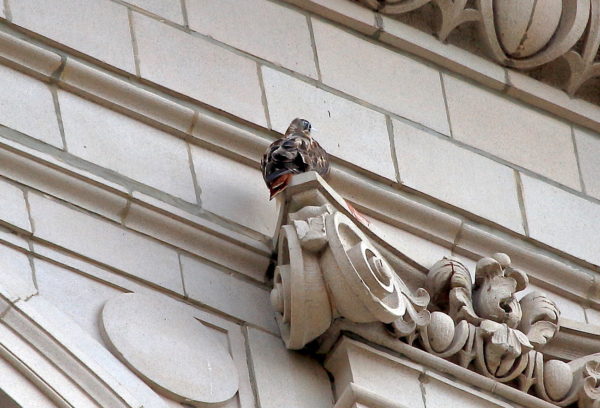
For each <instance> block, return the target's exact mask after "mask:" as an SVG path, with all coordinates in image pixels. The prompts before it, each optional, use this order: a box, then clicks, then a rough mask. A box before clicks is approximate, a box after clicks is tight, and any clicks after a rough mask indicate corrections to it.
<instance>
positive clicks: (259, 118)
mask: <svg viewBox="0 0 600 408" xmlns="http://www.w3.org/2000/svg"><path fill="white" fill-rule="evenodd" d="M133 27H134V31H135V36H136V39H137V45H138V56H139V60H140V73H141V75H142V77H144V78H146V79H148V80H150V81H152V82H156V83H157V84H159V85H162V86H165V87H167V88H170V89H172V90H174V91H176V92H180V93H182V94H185V95H188V96H190V97H192V98H194V99H198V100H199V101H201V102H204V103H206V104H208V105H212V106H214V107H216V108H219V109H222V110H224V111H226V112H229V113H232V114H234V115H236V116H240V117H241V118H243V119H246V120H249V121H251V122H254V123H257V124H259V125H261V126H266V124H267V122H266V119H265V112H264V108H263V104H262V100H261V98H262V96H261V90H260V85H259V82H258V72H257V68H256V63H255V62H254V61H252V60H250V59H247V58H244V57H242V56H240V55H238V54H234V53H233V52H231V51H228V50H226V49H225V48H222V47H219V46H218V45H215V44H213V43H210V42H208V41H206V40H204V39H202V38H199V37H196V36H192V35H190V34H188V33H185V32H184V31H180V30H178V29H176V28H173V27H169V26H167V25H166V24H163V23H161V22H158V21H156V20H153V19H151V18H149V17H146V16H143V15H141V14H138V13H133Z"/></svg>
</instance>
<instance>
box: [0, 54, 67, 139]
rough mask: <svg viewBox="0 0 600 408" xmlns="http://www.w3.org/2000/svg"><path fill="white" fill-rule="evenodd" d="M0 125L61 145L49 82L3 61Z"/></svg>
mask: <svg viewBox="0 0 600 408" xmlns="http://www.w3.org/2000/svg"><path fill="white" fill-rule="evenodd" d="M0 89H2V92H0V125H3V126H6V127H9V128H12V129H15V130H18V131H19V132H22V133H25V134H26V135H27V136H31V137H34V138H36V139H39V140H41V141H42V142H44V143H48V144H50V145H52V146H56V147H59V148H62V145H63V143H62V138H61V136H60V130H59V128H58V120H57V119H56V112H55V110H54V102H53V100H52V93H51V92H50V88H49V87H48V85H46V84H44V83H43V82H40V81H38V80H36V79H33V78H31V77H29V76H27V75H25V74H22V73H20V72H17V71H14V70H12V69H10V68H8V67H6V66H4V65H0Z"/></svg>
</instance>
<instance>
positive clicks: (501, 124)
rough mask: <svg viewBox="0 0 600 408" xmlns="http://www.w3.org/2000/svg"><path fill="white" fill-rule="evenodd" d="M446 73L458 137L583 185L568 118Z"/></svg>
mask: <svg viewBox="0 0 600 408" xmlns="http://www.w3.org/2000/svg"><path fill="white" fill-rule="evenodd" d="M443 78H444V85H445V89H446V96H447V98H448V111H449V114H450V122H451V123H452V134H453V136H454V137H455V138H456V139H458V140H460V141H462V142H465V143H467V144H469V145H471V146H474V147H476V148H478V149H481V150H484V151H486V152H488V153H491V154H493V155H495V156H498V157H500V158H502V159H504V160H507V161H509V162H511V163H514V164H516V165H518V166H522V167H524V168H526V169H529V170H532V171H534V172H536V173H539V174H541V175H543V176H546V177H548V178H550V179H553V180H555V181H557V182H559V183H561V184H564V185H566V186H569V187H571V188H574V189H578V190H579V189H580V183H579V175H578V172H577V162H576V159H575V152H574V147H573V141H572V137H571V129H570V126H569V125H568V124H567V123H565V122H563V121H561V120H558V119H555V118H553V117H551V116H549V115H547V114H544V113H542V112H539V111H537V110H535V109H533V108H530V107H528V106H524V105H522V104H520V103H517V102H515V101H513V100H511V99H509V98H507V97H505V96H502V95H498V94H496V93H494V92H491V91H488V90H485V89H483V88H480V87H477V86H476V85H473V84H470V83H468V82H466V81H463V80H461V79H458V78H456V77H453V76H449V75H443ZM474 118H477V120H474Z"/></svg>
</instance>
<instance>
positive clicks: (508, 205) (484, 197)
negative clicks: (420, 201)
mask: <svg viewBox="0 0 600 408" xmlns="http://www.w3.org/2000/svg"><path fill="white" fill-rule="evenodd" d="M393 126H394V138H395V146H396V157H397V158H398V167H399V171H400V178H401V180H402V183H403V184H404V185H406V186H408V187H411V188H414V189H415V190H418V191H421V192H423V193H425V194H428V195H430V196H432V197H435V198H437V199H439V200H442V201H445V202H447V203H449V204H451V205H454V206H456V207H459V208H462V209H464V210H466V211H469V212H472V213H474V214H476V215H478V216H480V217H483V218H487V219H489V220H491V221H493V222H496V223H498V224H500V225H503V226H504V227H506V228H509V229H511V230H513V231H516V232H519V233H523V232H524V230H523V224H522V219H521V212H520V209H519V202H518V198H517V187H516V181H515V174H514V170H512V169H511V168H509V167H507V166H504V165H502V164H499V163H497V162H495V161H493V160H491V159H488V158H486V157H483V156H481V155H479V154H477V153H475V152H472V151H469V150H467V149H464V148H462V147H459V146H456V145H455V144H453V143H452V142H450V141H448V140H443V139H442V138H440V137H436V136H433V135H431V134H428V133H426V132H425V131H423V130H420V129H417V128H415V127H413V126H410V125H408V124H406V123H403V122H400V121H397V120H394V121H393Z"/></svg>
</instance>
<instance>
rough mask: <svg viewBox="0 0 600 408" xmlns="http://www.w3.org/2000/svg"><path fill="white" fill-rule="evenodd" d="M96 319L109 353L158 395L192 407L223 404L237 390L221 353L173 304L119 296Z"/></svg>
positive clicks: (231, 367)
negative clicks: (99, 318) (190, 404)
mask: <svg viewBox="0 0 600 408" xmlns="http://www.w3.org/2000/svg"><path fill="white" fill-rule="evenodd" d="M101 321H102V327H103V329H104V330H103V335H104V336H105V340H106V341H107V343H108V344H109V347H110V348H111V350H112V351H113V353H114V354H116V355H117V356H118V357H119V358H120V359H121V360H122V361H123V362H125V363H126V364H127V365H128V366H129V367H130V368H131V369H132V370H133V371H134V372H136V373H137V374H138V375H139V376H141V377H142V378H143V379H144V380H145V381H146V382H147V383H148V385H151V386H153V387H154V388H157V389H158V391H159V392H160V393H161V394H164V395H166V396H169V397H171V398H173V399H175V400H178V401H180V402H186V403H192V404H194V405H196V404H217V403H223V402H225V401H227V400H229V399H231V398H232V397H233V396H234V394H235V393H236V392H237V390H238V384H239V382H238V376H237V370H236V367H235V365H234V363H233V360H232V359H231V356H230V355H229V353H228V352H227V349H226V348H225V347H223V345H221V344H219V343H218V342H217V339H216V338H215V337H214V336H213V334H212V333H210V330H209V329H208V328H207V327H205V326H204V325H203V324H202V323H200V322H199V321H197V320H196V319H195V318H194V315H193V314H192V313H189V312H188V311H187V310H186V309H184V308H183V307H181V306H179V305H178V304H177V303H175V302H174V301H172V300H167V299H165V298H162V297H158V296H148V295H140V294H137V293H127V294H122V295H120V296H117V297H115V298H113V299H111V300H109V301H108V302H107V303H106V304H105V305H104V307H103V309H102V320H101ZM157 333H160V335H156V334H157Z"/></svg>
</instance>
